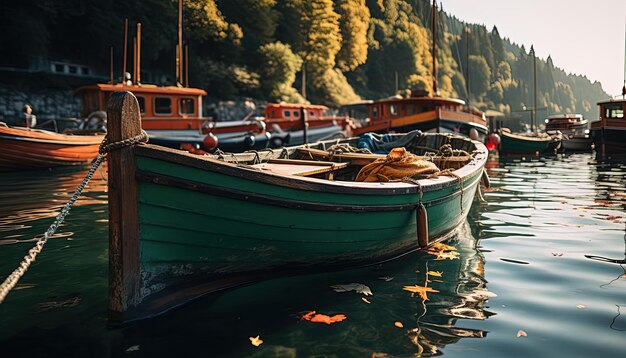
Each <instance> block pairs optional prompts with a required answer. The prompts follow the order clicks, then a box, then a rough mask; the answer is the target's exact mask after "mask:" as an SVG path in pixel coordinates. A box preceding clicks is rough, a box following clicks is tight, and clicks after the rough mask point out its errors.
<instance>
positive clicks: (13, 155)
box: [0, 122, 104, 171]
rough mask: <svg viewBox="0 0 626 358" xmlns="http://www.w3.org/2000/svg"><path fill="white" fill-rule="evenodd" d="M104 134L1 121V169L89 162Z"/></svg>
mask: <svg viewBox="0 0 626 358" xmlns="http://www.w3.org/2000/svg"><path fill="white" fill-rule="evenodd" d="M103 138H104V133H94V132H91V133H89V134H79V133H76V134H62V133H56V132H51V131H47V130H42V129H32V128H24V127H8V126H7V125H6V124H4V123H3V122H0V171H12V170H22V169H39V168H50V167H57V166H71V165H84V164H88V163H90V162H91V161H92V160H93V159H94V158H95V157H96V154H98V148H99V146H100V142H102V139H103Z"/></svg>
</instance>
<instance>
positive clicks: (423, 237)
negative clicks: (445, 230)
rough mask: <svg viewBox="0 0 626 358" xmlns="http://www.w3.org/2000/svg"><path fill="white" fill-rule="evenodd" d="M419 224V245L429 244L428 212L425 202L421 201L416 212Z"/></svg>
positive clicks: (417, 223) (416, 219)
mask: <svg viewBox="0 0 626 358" xmlns="http://www.w3.org/2000/svg"><path fill="white" fill-rule="evenodd" d="M415 221H416V225H417V244H418V245H419V247H422V248H423V247H426V246H428V213H427V212H426V207H425V206H424V204H422V203H420V205H419V206H418V207H417V213H416V214H415Z"/></svg>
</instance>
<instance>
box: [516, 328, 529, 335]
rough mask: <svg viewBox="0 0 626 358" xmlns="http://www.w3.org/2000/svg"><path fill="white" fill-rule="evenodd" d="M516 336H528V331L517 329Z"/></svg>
mask: <svg viewBox="0 0 626 358" xmlns="http://www.w3.org/2000/svg"><path fill="white" fill-rule="evenodd" d="M517 336H518V337H528V333H526V332H524V331H522V330H521V329H520V330H519V331H517Z"/></svg>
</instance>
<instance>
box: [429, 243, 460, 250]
mask: <svg viewBox="0 0 626 358" xmlns="http://www.w3.org/2000/svg"><path fill="white" fill-rule="evenodd" d="M430 247H432V248H433V249H435V250H440V251H456V248H455V247H454V246H450V245H446V244H442V243H440V242H436V243H434V244H432V245H431V246H430Z"/></svg>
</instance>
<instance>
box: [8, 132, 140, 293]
mask: <svg viewBox="0 0 626 358" xmlns="http://www.w3.org/2000/svg"><path fill="white" fill-rule="evenodd" d="M147 141H148V134H147V133H146V132H145V131H143V130H142V131H141V134H139V135H138V136H135V137H133V138H128V139H125V140H122V141H119V142H115V143H108V140H107V137H106V136H105V137H104V139H103V140H102V143H100V148H99V149H98V155H97V156H96V159H95V160H94V162H93V165H92V166H91V169H89V171H88V172H87V175H85V178H84V179H83V181H82V182H81V183H80V185H78V187H77V188H76V190H75V191H74V194H73V195H72V197H71V198H70V200H68V201H67V203H65V206H63V209H61V212H60V213H59V215H57V217H56V218H55V220H54V222H53V223H52V225H50V227H49V228H48V230H46V232H45V233H44V235H43V237H42V238H40V239H39V240H38V241H37V243H36V244H35V246H34V247H33V248H32V249H30V250H28V255H26V256H24V260H22V262H21V263H20V265H19V266H18V268H16V269H15V270H14V271H13V272H12V273H11V274H10V275H9V276H8V277H7V278H6V279H5V280H4V282H3V283H2V284H1V285H0V303H2V302H4V299H5V298H6V297H7V295H8V294H9V292H11V290H12V289H13V288H14V287H15V285H16V284H17V282H18V281H19V280H20V278H22V276H24V274H25V273H26V271H27V270H28V268H29V267H30V265H31V264H32V263H33V262H34V261H35V259H36V258H37V255H38V254H39V253H41V251H42V250H43V247H44V245H45V244H46V243H47V242H48V239H49V238H51V237H52V235H54V233H55V232H56V231H57V229H58V228H59V226H60V225H61V224H62V223H63V221H64V220H65V217H66V216H67V214H69V212H70V209H71V208H72V205H74V203H75V202H76V200H78V198H79V197H80V195H81V194H82V192H83V190H84V189H85V187H86V186H87V183H89V180H91V178H92V177H93V174H94V173H95V172H96V170H98V168H99V167H100V164H102V162H103V161H104V160H105V159H106V156H107V154H108V153H109V152H110V151H113V150H117V149H120V148H123V147H128V146H131V145H135V144H137V143H140V142H147Z"/></svg>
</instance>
